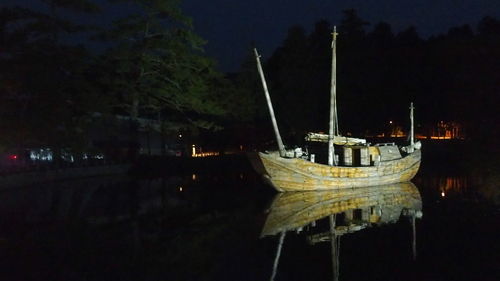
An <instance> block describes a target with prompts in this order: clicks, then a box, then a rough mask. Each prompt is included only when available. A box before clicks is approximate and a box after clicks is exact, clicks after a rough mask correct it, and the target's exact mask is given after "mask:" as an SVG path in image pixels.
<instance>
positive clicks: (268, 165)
mask: <svg viewBox="0 0 500 281" xmlns="http://www.w3.org/2000/svg"><path fill="white" fill-rule="evenodd" d="M336 40H337V32H336V29H334V32H333V39H332V78H331V93H330V97H331V98H330V124H329V134H328V135H325V134H316V133H309V134H308V135H307V136H306V140H307V141H319V142H328V164H321V163H315V157H314V155H312V154H311V155H307V154H306V153H303V152H302V150H301V149H294V150H291V151H287V150H286V149H285V146H284V144H283V141H282V140H281V135H280V132H279V129H278V125H277V122H276V117H275V116H274V110H273V106H272V103H271V98H270V95H269V91H268V89H267V83H266V79H265V77H264V72H263V70H262V66H261V63H260V56H259V54H258V52H257V50H256V49H254V52H255V57H256V60H257V69H258V71H259V74H260V77H261V80H262V85H263V88H264V94H265V96H266V100H267V105H268V108H269V113H270V115H271V121H272V124H273V129H274V132H275V136H276V141H277V143H278V151H273V152H261V153H259V154H258V158H259V159H260V163H258V164H256V163H255V162H253V164H254V167H256V170H257V171H258V172H261V173H262V175H263V176H264V177H265V178H266V179H267V180H269V182H270V183H271V185H272V186H273V187H274V188H275V189H276V190H278V191H280V192H283V191H306V190H331V189H341V188H354V187H363V186H374V185H382V184H391V183H397V182H406V181H409V180H411V179H412V178H413V177H414V176H415V174H416V173H417V171H418V169H419V167H420V160H421V152H420V148H421V144H420V142H416V143H415V142H414V130H413V109H414V107H413V103H411V106H410V120H411V131H410V143H409V145H407V146H398V145H395V144H394V143H382V144H375V145H370V144H368V143H367V142H366V140H365V139H361V138H351V137H344V136H341V135H340V133H339V126H338V118H337V101H336V100H337V98H336ZM260 164H262V166H263V168H264V169H260V168H259V167H258V166H259V165H260Z"/></svg>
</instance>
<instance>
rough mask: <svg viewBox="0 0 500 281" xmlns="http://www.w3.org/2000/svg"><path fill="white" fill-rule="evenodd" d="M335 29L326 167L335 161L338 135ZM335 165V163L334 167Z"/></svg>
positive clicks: (334, 28) (335, 33)
mask: <svg viewBox="0 0 500 281" xmlns="http://www.w3.org/2000/svg"><path fill="white" fill-rule="evenodd" d="M337 35H338V33H337V27H336V26H334V27H333V33H332V36H333V37H332V80H331V85H330V86H331V87H330V126H329V129H328V165H330V166H333V165H334V162H336V161H335V159H334V156H335V148H334V147H333V139H334V137H335V136H336V135H339V127H338V119H337V55H336V47H337V46H336V45H337ZM336 164H337V163H335V165H336Z"/></svg>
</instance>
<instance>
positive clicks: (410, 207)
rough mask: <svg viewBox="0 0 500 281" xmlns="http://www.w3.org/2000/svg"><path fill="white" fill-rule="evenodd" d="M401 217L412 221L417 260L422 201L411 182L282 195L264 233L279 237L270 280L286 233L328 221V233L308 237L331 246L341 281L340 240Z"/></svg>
mask: <svg viewBox="0 0 500 281" xmlns="http://www.w3.org/2000/svg"><path fill="white" fill-rule="evenodd" d="M401 216H405V217H409V218H410V219H411V222H412V230H413V231H412V250H413V257H414V258H415V257H416V229H415V218H421V217H422V199H421V196H420V193H419V191H418V189H417V187H416V186H415V185H414V184H413V183H411V182H406V183H396V184H391V185H382V186H374V187H363V188H356V189H343V190H333V191H307V192H286V193H280V194H278V195H277V196H276V197H275V198H274V200H273V203H272V205H271V208H270V210H269V214H268V216H267V219H266V222H265V224H264V227H263V229H262V232H261V237H265V236H274V235H279V236H280V239H279V244H278V248H277V251H276V256H275V260H274V265H273V271H272V274H271V278H270V280H274V277H275V275H276V274H277V268H278V263H279V258H280V255H281V250H282V248H283V244H284V239H285V235H286V233H287V232H305V233H310V232H313V230H314V229H315V228H317V226H316V225H317V222H318V221H319V220H322V219H326V218H328V220H329V230H328V231H326V232H319V233H315V234H309V235H308V236H307V239H308V242H309V243H310V244H312V245H314V244H317V243H321V242H330V244H331V254H332V269H333V280H338V277H339V272H340V271H339V255H340V254H339V253H340V238H341V237H342V236H343V235H346V234H349V233H353V232H356V231H360V230H363V229H365V228H368V227H371V226H373V225H380V224H387V223H394V222H396V221H398V219H399V218H400V217H401ZM337 217H338V219H337Z"/></svg>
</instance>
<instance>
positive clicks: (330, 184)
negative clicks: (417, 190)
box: [258, 150, 421, 192]
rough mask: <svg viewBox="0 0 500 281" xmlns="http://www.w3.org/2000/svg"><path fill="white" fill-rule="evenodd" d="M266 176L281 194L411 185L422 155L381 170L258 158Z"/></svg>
mask: <svg viewBox="0 0 500 281" xmlns="http://www.w3.org/2000/svg"><path fill="white" fill-rule="evenodd" d="M258 156H259V159H260V161H261V162H262V165H263V167H264V172H263V176H264V178H265V179H267V180H268V181H269V183H270V184H271V185H272V186H273V187H274V188H275V189H276V190H277V191H279V192H284V191H308V190H335V189H342V188H356V187H366V186H374V185H384V184H392V183H399V182H407V181H410V180H411V179H412V178H413V177H414V176H415V174H416V173H417V172H418V169H419V167H420V161H421V152H420V150H416V151H415V152H413V153H411V154H409V155H407V156H405V157H403V158H401V159H396V160H390V161H382V162H380V163H379V165H377V166H363V167H345V166H342V167H340V166H328V165H324V164H319V163H313V162H310V161H307V160H305V159H301V158H283V157H280V156H279V153H277V152H270V153H262V152H259V154H258Z"/></svg>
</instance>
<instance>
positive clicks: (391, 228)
mask: <svg viewBox="0 0 500 281" xmlns="http://www.w3.org/2000/svg"><path fill="white" fill-rule="evenodd" d="M232 161H234V165H231V162H232ZM208 163H209V165H210V166H211V167H210V169H200V168H196V169H193V171H188V170H183V173H181V175H180V176H172V175H167V174H168V172H163V173H159V174H157V175H155V176H151V177H149V178H141V179H139V178H137V177H132V176H127V177H126V176H123V177H104V178H90V179H83V180H76V181H67V182H59V183H50V184H40V185H37V186H30V187H24V188H16V189H9V190H3V191H1V192H0V280H269V279H270V277H271V273H272V271H273V263H274V259H275V255H276V250H277V247H278V242H279V237H278V236H266V237H264V238H262V239H260V238H259V237H260V234H261V231H262V229H263V226H264V224H265V222H266V218H267V216H268V213H269V211H270V210H271V211H272V209H270V206H271V203H272V201H273V199H274V197H275V195H276V193H275V192H274V191H273V190H272V189H271V188H270V187H268V186H266V185H264V184H263V182H262V181H261V180H260V178H259V177H258V176H257V175H256V174H255V173H254V172H253V171H252V170H251V168H250V165H249V164H246V162H245V160H244V159H237V158H235V159H233V160H229V161H224V164H223V165H219V164H217V161H212V162H208ZM228 164H229V165H228ZM217 165H219V166H217ZM427 165H431V164H427ZM203 171H210V172H203ZM160 175H162V176H160ZM413 182H414V184H415V185H416V187H417V188H418V190H419V193H420V196H421V200H422V213H423V217H422V218H421V219H417V220H416V245H417V253H416V254H417V259H416V261H415V260H413V252H412V238H413V236H412V224H411V220H409V219H408V218H407V217H405V216H401V217H400V218H399V219H398V217H399V216H398V217H396V219H395V220H394V222H389V223H384V224H374V225H373V226H372V227H369V228H366V229H363V230H360V231H356V232H353V233H349V234H346V235H343V236H342V238H341V240H340V245H339V248H338V257H339V259H338V260H339V266H338V268H339V276H338V277H339V280H499V279H500V242H499V238H500V231H499V230H500V207H499V205H498V202H495V201H496V200H498V198H499V197H498V192H496V193H495V190H492V189H491V188H484V187H482V186H480V185H475V183H474V180H472V179H471V178H470V177H468V176H466V175H463V174H462V175H460V174H455V173H451V172H444V171H435V170H433V169H423V170H422V171H421V172H420V173H419V174H418V175H417V177H416V178H415V179H414V181H413ZM496 190H497V191H498V189H496ZM321 227H325V222H321V221H319V222H318V226H317V228H318V229H321ZM325 229H327V227H326V228H325ZM307 235H308V234H307V233H306V231H303V232H301V233H296V232H292V231H291V232H287V235H286V238H285V240H284V242H283V248H282V251H281V256H280V259H279V264H278V266H277V271H276V276H275V280H333V273H332V251H331V244H330V243H318V244H316V245H310V244H309V243H307V239H306V238H307Z"/></svg>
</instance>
